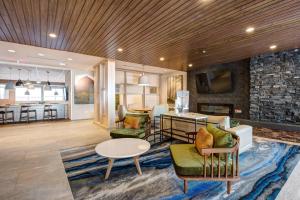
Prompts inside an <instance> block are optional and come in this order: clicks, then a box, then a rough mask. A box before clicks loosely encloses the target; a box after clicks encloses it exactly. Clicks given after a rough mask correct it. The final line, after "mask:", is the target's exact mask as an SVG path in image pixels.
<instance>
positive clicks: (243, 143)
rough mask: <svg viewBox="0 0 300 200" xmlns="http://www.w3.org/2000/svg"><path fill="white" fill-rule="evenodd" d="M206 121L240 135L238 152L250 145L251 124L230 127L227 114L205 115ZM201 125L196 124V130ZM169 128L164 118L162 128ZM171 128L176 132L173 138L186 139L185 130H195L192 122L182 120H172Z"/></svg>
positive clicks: (169, 125)
mask: <svg viewBox="0 0 300 200" xmlns="http://www.w3.org/2000/svg"><path fill="white" fill-rule="evenodd" d="M207 122H212V123H215V124H216V125H219V127H220V128H221V129H224V130H226V131H229V132H231V133H234V134H236V135H238V136H239V137H240V148H239V152H240V153H242V152H244V151H245V150H247V149H249V148H250V147H252V132H253V129H252V127H251V126H248V125H239V126H237V127H234V128H230V117H229V116H213V115H207ZM201 126H203V125H199V124H198V125H197V126H196V130H197V131H198V130H199V128H200V127H201ZM166 128H171V124H170V121H169V120H166V119H165V120H164V129H166ZM172 129H173V133H175V134H178V136H176V135H173V137H174V138H177V139H180V140H184V141H187V139H186V138H184V136H186V135H185V132H194V131H195V124H194V123H188V122H182V121H174V120H173V122H172ZM174 129H179V130H184V131H185V132H181V131H177V130H174ZM180 136H183V137H180Z"/></svg>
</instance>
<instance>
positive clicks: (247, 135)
mask: <svg viewBox="0 0 300 200" xmlns="http://www.w3.org/2000/svg"><path fill="white" fill-rule="evenodd" d="M226 131H229V132H231V133H234V134H236V135H238V136H239V137H240V148H239V152H240V153H242V152H244V151H246V150H247V149H249V148H251V147H252V134H253V133H252V132H253V128H252V126H248V125H239V126H236V127H234V128H229V129H226Z"/></svg>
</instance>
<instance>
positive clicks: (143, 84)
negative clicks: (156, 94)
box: [138, 65, 149, 86]
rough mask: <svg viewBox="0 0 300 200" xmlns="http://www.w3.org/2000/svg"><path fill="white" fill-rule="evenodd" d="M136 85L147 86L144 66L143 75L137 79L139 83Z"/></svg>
mask: <svg viewBox="0 0 300 200" xmlns="http://www.w3.org/2000/svg"><path fill="white" fill-rule="evenodd" d="M138 83H139V85H140V86H148V85H149V81H148V77H147V76H146V75H145V74H144V65H143V73H142V75H141V76H140V77H139V82H138Z"/></svg>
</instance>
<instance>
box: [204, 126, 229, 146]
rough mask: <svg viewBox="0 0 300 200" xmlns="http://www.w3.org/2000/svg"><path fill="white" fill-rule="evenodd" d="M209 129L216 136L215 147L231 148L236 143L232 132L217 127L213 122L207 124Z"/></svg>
mask: <svg viewBox="0 0 300 200" xmlns="http://www.w3.org/2000/svg"><path fill="white" fill-rule="evenodd" d="M207 130H208V132H210V133H211V134H212V135H213V137H214V148H231V147H233V145H234V141H233V137H232V135H231V133H229V132H227V131H224V130H222V129H219V128H217V127H215V126H214V125H213V124H208V125H207Z"/></svg>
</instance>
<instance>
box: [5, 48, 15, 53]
mask: <svg viewBox="0 0 300 200" xmlns="http://www.w3.org/2000/svg"><path fill="white" fill-rule="evenodd" d="M7 51H8V52H10V53H16V51H15V50H13V49H8V50H7Z"/></svg>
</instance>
